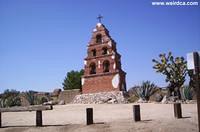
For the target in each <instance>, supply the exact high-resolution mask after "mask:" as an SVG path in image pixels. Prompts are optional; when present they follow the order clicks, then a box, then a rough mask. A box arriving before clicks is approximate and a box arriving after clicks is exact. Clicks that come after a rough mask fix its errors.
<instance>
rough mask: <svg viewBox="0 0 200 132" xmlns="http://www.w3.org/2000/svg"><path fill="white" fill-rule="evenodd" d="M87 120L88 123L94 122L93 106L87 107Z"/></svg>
mask: <svg viewBox="0 0 200 132" xmlns="http://www.w3.org/2000/svg"><path fill="white" fill-rule="evenodd" d="M86 120H87V125H90V124H93V109H92V108H86Z"/></svg>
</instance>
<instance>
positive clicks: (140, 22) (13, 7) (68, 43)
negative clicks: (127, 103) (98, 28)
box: [0, 0, 200, 92]
mask: <svg viewBox="0 0 200 132" xmlns="http://www.w3.org/2000/svg"><path fill="white" fill-rule="evenodd" d="M168 1H170V0H168ZM182 1H183V0H182ZM151 2H152V1H151V0H118V1H117V0H101V1H99V0H0V36H1V37H0V92H3V91H4V90H5V89H17V90H20V91H25V90H30V89H31V90H37V91H52V90H53V89H54V88H59V87H62V82H63V79H64V77H65V75H66V73H67V72H68V71H70V70H80V69H81V68H83V59H84V58H85V57H86V45H87V44H88V42H89V40H90V37H91V34H92V29H93V28H94V27H95V25H96V23H97V19H96V17H97V15H98V14H102V15H103V16H104V19H103V24H104V25H105V26H106V27H107V28H108V30H109V31H110V35H111V36H112V38H113V39H114V40H115V41H116V42H117V49H118V52H119V53H120V54H121V55H122V68H123V69H124V70H125V71H126V72H127V77H126V81H127V87H128V88H129V87H131V86H133V85H137V84H140V83H141V82H142V81H143V80H150V81H153V82H154V83H156V84H157V85H158V86H166V83H165V80H164V77H162V75H160V74H158V73H155V71H154V70H153V69H152V66H153V63H152V61H151V60H152V59H153V58H157V57H158V54H160V53H167V52H169V51H172V53H173V54H174V55H175V56H184V57H186V54H187V53H188V52H192V51H199V50H200V30H199V29H200V6H152V5H151Z"/></svg>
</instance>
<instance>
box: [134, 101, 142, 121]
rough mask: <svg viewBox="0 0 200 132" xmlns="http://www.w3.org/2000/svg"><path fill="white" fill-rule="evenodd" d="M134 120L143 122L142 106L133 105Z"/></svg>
mask: <svg viewBox="0 0 200 132" xmlns="http://www.w3.org/2000/svg"><path fill="white" fill-rule="evenodd" d="M133 120H134V121H141V116H140V105H133Z"/></svg>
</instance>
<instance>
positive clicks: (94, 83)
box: [82, 74, 119, 94]
mask: <svg viewBox="0 0 200 132" xmlns="http://www.w3.org/2000/svg"><path fill="white" fill-rule="evenodd" d="M113 77H114V74H112V75H111V74H108V75H107V76H106V75H105V74H104V75H103V76H98V75H96V76H95V75H94V76H92V77H88V78H85V82H84V88H83V91H82V92H83V93H84V94H85V93H97V92H109V91H115V90H116V91H119V88H113V86H112V81H111V80H112V78H113Z"/></svg>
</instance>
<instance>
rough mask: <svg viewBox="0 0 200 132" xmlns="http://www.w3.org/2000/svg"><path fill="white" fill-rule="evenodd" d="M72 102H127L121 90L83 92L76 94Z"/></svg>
mask: <svg viewBox="0 0 200 132" xmlns="http://www.w3.org/2000/svg"><path fill="white" fill-rule="evenodd" d="M72 103H74V104H105V103H107V104H118V103H127V100H126V99H125V96H124V93H123V92H121V91H112V92H100V93H90V94H81V95H77V96H75V98H74V99H73V101H72Z"/></svg>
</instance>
